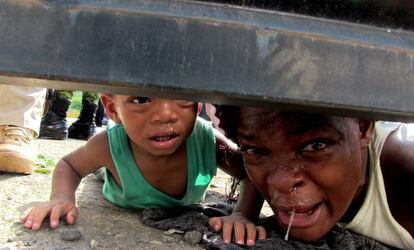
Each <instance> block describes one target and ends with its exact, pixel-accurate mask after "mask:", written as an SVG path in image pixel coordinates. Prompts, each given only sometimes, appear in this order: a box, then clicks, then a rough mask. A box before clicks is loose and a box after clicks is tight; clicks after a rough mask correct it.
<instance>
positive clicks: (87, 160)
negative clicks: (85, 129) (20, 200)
mask: <svg viewBox="0 0 414 250" xmlns="http://www.w3.org/2000/svg"><path fill="white" fill-rule="evenodd" d="M107 144H108V143H107V138H106V134H105V133H100V134H97V135H95V136H94V137H92V138H91V139H90V140H89V141H88V142H87V143H86V144H85V145H84V146H81V147H80V148H78V149H76V150H74V151H72V152H71V153H69V154H68V155H66V156H64V157H63V158H62V159H61V160H59V162H58V163H57V165H56V167H55V170H54V171H53V178H52V191H51V195H50V201H48V202H44V203H41V204H38V205H36V206H33V207H30V208H29V209H27V210H26V211H25V212H24V213H23V214H22V216H21V217H20V219H21V221H22V223H23V224H24V227H26V228H29V229H33V230H37V229H39V228H40V227H41V225H42V222H43V220H44V219H45V218H46V217H47V216H49V215H50V227H51V228H55V227H57V226H58V224H59V219H60V217H61V216H65V219H66V222H67V223H68V224H73V223H74V222H75V220H76V217H77V208H76V198H75V191H76V189H77V187H78V185H79V183H80V181H81V179H82V178H83V177H85V176H86V175H88V174H89V173H93V172H95V171H96V170H97V169H99V167H101V166H104V165H103V164H104V159H107V157H104V155H105V154H106V152H105V151H106V150H109V149H107V147H105V146H103V145H107Z"/></svg>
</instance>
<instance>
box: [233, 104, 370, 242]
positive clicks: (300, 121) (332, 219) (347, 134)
mask: <svg viewBox="0 0 414 250" xmlns="http://www.w3.org/2000/svg"><path fill="white" fill-rule="evenodd" d="M364 134H365V133H362V132H360V126H359V123H358V121H357V120H356V119H351V118H340V117H327V116H322V115H309V114H308V115H304V114H294V113H286V112H285V113H282V112H277V111H274V112H270V111H266V110H263V109H255V108H241V111H240V123H239V130H238V140H239V143H240V146H241V147H242V151H243V156H244V159H245V163H246V169H247V172H248V174H249V176H250V178H251V180H252V182H253V183H254V184H255V185H256V187H257V188H258V189H259V191H260V192H261V193H262V194H263V196H264V197H265V199H266V200H267V202H268V203H269V205H270V206H271V207H272V209H273V211H274V214H275V218H276V220H277V222H278V224H279V225H280V226H281V227H282V228H283V229H284V230H286V229H287V227H288V224H289V221H290V215H291V213H290V212H291V211H292V210H293V209H295V216H294V219H293V224H292V226H291V229H290V236H292V237H294V238H297V239H302V240H307V241H311V240H316V239H319V238H321V237H323V236H324V235H325V234H326V233H327V232H328V231H329V230H330V229H331V228H332V227H333V226H334V225H335V224H336V223H337V222H339V221H340V219H341V217H342V216H343V215H344V214H345V212H346V211H347V209H348V207H349V206H350V204H351V202H352V201H353V199H354V196H356V194H358V193H359V192H360V191H361V189H362V187H363V185H364V183H365V170H366V167H365V161H364V159H365V158H364V157H366V153H365V154H364V153H363V152H366V151H365V149H366V148H367V146H368V144H369V139H368V140H367V139H366V138H364V136H365V135H364Z"/></svg>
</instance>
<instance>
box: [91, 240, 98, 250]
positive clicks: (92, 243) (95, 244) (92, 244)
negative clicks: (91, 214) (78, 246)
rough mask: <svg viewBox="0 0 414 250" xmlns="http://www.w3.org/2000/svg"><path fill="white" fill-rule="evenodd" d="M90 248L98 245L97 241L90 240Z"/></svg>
mask: <svg viewBox="0 0 414 250" xmlns="http://www.w3.org/2000/svg"><path fill="white" fill-rule="evenodd" d="M90 245H91V248H97V247H98V242H97V241H96V240H91V243H90Z"/></svg>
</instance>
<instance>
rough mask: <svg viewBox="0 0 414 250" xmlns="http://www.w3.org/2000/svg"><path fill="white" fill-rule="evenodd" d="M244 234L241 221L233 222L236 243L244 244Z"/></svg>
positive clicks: (243, 226) (244, 229)
mask: <svg viewBox="0 0 414 250" xmlns="http://www.w3.org/2000/svg"><path fill="white" fill-rule="evenodd" d="M245 235H246V228H245V224H244V223H241V222H236V223H234V238H235V242H236V244H238V245H244V237H245Z"/></svg>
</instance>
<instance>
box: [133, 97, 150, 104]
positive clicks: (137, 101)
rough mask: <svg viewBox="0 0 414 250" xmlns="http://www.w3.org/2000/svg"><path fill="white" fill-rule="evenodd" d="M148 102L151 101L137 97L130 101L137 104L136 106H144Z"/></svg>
mask: <svg viewBox="0 0 414 250" xmlns="http://www.w3.org/2000/svg"><path fill="white" fill-rule="evenodd" d="M150 101H151V100H150V99H149V98H148V97H140V96H137V97H135V98H134V99H132V102H133V103H137V104H144V103H147V102H150Z"/></svg>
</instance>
